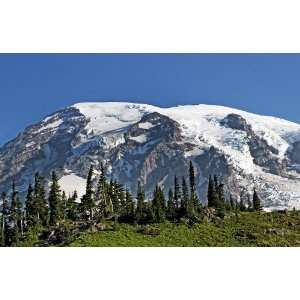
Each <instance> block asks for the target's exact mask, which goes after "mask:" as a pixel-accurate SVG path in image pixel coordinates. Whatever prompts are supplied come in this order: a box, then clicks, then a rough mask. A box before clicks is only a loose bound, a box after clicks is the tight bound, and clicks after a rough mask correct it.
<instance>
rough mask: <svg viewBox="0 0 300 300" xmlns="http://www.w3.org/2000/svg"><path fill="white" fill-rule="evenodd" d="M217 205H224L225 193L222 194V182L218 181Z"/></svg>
mask: <svg viewBox="0 0 300 300" xmlns="http://www.w3.org/2000/svg"><path fill="white" fill-rule="evenodd" d="M217 195H218V196H217V199H218V202H217V207H218V208H220V207H222V208H224V207H225V194H224V184H223V183H219V184H218V186H217Z"/></svg>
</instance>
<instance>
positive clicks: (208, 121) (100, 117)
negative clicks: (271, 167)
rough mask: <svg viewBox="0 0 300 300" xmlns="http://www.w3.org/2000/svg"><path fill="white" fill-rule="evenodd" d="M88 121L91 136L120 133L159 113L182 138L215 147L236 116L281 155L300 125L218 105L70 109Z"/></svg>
mask: <svg viewBox="0 0 300 300" xmlns="http://www.w3.org/2000/svg"><path fill="white" fill-rule="evenodd" d="M73 107H75V108H77V109H78V110H79V111H80V112H81V113H82V114H83V115H85V116H86V118H87V119H89V123H88V125H87V127H86V129H87V131H88V132H92V133H93V135H101V134H103V133H106V132H113V131H116V130H121V129H125V128H127V127H128V126H129V125H132V124H134V123H136V122H138V121H140V119H141V118H142V117H143V116H144V115H145V114H148V113H151V112H158V113H160V114H162V115H166V116H168V117H170V118H171V119H173V120H175V121H177V122H178V123H179V124H180V125H181V127H182V132H183V135H184V136H186V137H187V138H189V139H190V140H193V141H195V142H197V143H198V142H199V139H200V140H203V141H204V142H206V143H207V142H208V143H211V144H212V145H215V146H218V144H223V143H224V140H227V139H228V136H230V134H231V133H232V130H230V129H228V128H224V127H221V126H220V121H221V120H222V119H224V118H225V117H226V116H228V115H229V114H237V115H240V116H242V117H243V118H245V119H246V121H247V123H248V124H250V125H251V126H252V128H253V130H254V131H255V132H256V133H257V134H258V135H260V136H261V137H263V138H264V139H265V140H266V141H267V142H268V144H269V145H270V146H273V147H275V148H276V149H278V151H279V153H280V155H283V154H284V153H285V152H286V150H287V149H288V147H289V145H290V144H291V143H294V142H295V141H298V140H300V125H299V124H296V123H293V122H289V121H287V120H283V119H280V118H275V117H270V116H262V115H257V114H253V113H248V112H245V111H242V110H238V109H234V108H230V107H225V106H217V105H206V104H199V105H184V106H176V107H170V108H160V107H156V106H152V105H148V104H137V103H126V102H94V103H79V104H75V105H73Z"/></svg>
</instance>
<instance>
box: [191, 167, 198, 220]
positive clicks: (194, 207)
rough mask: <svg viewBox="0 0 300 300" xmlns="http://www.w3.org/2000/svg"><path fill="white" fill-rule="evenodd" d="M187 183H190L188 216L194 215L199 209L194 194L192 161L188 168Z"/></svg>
mask: <svg viewBox="0 0 300 300" xmlns="http://www.w3.org/2000/svg"><path fill="white" fill-rule="evenodd" d="M189 182H190V203H189V214H195V212H196V211H197V210H198V208H199V199H198V196H197V192H196V179H195V170H194V166H193V163H192V161H190V166H189Z"/></svg>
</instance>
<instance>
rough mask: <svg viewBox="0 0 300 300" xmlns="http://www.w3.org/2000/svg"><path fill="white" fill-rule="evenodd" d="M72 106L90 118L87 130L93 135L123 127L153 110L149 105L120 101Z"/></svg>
mask: <svg viewBox="0 0 300 300" xmlns="http://www.w3.org/2000/svg"><path fill="white" fill-rule="evenodd" d="M73 107H75V108H77V109H79V111H80V112H81V113H82V114H84V115H85V116H86V117H87V118H89V119H90V122H89V124H88V125H87V130H89V129H90V130H93V131H94V134H95V135H99V134H102V133H105V132H110V131H114V130H118V129H124V128H126V127H127V126H129V125H131V124H134V123H136V122H138V121H140V120H141V118H142V117H143V115H145V113H147V112H151V111H155V107H154V106H151V105H146V104H134V103H122V102H103V103H79V104H75V105H74V106H73Z"/></svg>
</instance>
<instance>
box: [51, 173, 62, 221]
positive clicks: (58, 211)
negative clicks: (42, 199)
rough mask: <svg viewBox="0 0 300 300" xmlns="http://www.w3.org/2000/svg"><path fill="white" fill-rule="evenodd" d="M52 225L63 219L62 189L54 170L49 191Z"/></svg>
mask: <svg viewBox="0 0 300 300" xmlns="http://www.w3.org/2000/svg"><path fill="white" fill-rule="evenodd" d="M49 208H50V225H58V224H59V223H60V221H61V219H62V203H61V191H60V187H59V184H58V179H57V176H56V173H55V172H54V171H53V172H52V182H51V186H50V192H49Z"/></svg>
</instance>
